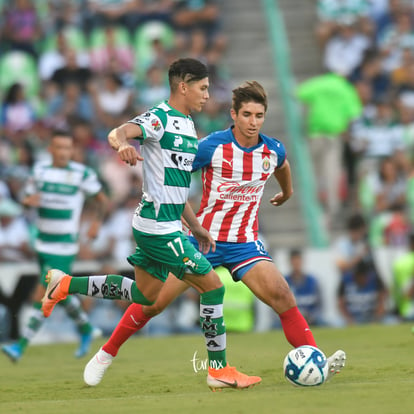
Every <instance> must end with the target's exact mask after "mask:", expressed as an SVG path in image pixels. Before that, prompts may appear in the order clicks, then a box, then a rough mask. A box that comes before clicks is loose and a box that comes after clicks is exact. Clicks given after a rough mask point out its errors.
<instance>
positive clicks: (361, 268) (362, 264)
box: [353, 260, 372, 275]
mask: <svg viewBox="0 0 414 414" xmlns="http://www.w3.org/2000/svg"><path fill="white" fill-rule="evenodd" d="M353 270H354V274H355V275H363V274H366V273H367V272H369V271H370V270H372V266H371V264H370V263H368V262H366V261H365V260H360V261H359V262H357V263H356V265H355V266H354V269H353Z"/></svg>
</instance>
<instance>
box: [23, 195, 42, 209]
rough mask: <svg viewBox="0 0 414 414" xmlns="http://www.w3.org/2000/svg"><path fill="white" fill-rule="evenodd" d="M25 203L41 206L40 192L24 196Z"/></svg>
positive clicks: (28, 205) (30, 205) (29, 205)
mask: <svg viewBox="0 0 414 414" xmlns="http://www.w3.org/2000/svg"><path fill="white" fill-rule="evenodd" d="M23 204H24V205H25V206H27V207H39V206H40V193H36V194H32V195H29V196H27V197H25V198H24V200H23Z"/></svg>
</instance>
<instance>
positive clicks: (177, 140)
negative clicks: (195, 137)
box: [173, 135, 183, 147]
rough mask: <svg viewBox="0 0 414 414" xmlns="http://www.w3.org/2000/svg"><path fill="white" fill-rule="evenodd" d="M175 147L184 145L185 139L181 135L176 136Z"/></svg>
mask: <svg viewBox="0 0 414 414" xmlns="http://www.w3.org/2000/svg"><path fill="white" fill-rule="evenodd" d="M174 138H175V139H174V144H173V145H174V147H179V146H180V145H181V144H182V143H183V137H182V136H181V135H174Z"/></svg>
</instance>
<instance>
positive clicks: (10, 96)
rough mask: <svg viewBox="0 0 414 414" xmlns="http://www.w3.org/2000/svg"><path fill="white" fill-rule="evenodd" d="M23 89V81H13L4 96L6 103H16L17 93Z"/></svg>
mask: <svg viewBox="0 0 414 414" xmlns="http://www.w3.org/2000/svg"><path fill="white" fill-rule="evenodd" d="M22 89H23V85H22V84H21V83H18V82H16V83H13V84H12V85H10V87H9V89H8V90H7V92H6V94H5V96H4V101H3V102H4V103H8V104H14V103H16V102H17V94H18V92H19V91H20V90H22Z"/></svg>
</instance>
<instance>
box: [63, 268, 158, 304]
mask: <svg viewBox="0 0 414 414" xmlns="http://www.w3.org/2000/svg"><path fill="white" fill-rule="evenodd" d="M69 293H70V294H73V293H80V294H81V295H87V296H92V297H95V298H104V299H122V300H127V301H128V302H133V303H140V304H142V305H148V306H151V305H152V304H153V303H154V302H151V301H149V300H148V299H147V298H146V297H145V296H144V295H143V294H142V293H141V291H140V290H139V289H138V288H137V284H136V283H135V282H134V281H133V280H131V279H129V278H127V277H124V276H120V275H100V276H83V277H72V279H71V281H70V285H69Z"/></svg>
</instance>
